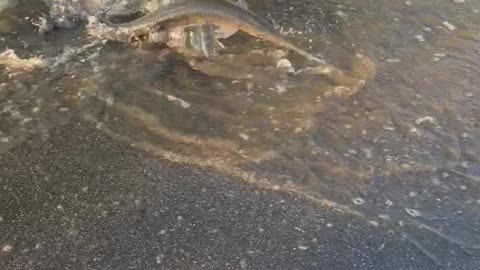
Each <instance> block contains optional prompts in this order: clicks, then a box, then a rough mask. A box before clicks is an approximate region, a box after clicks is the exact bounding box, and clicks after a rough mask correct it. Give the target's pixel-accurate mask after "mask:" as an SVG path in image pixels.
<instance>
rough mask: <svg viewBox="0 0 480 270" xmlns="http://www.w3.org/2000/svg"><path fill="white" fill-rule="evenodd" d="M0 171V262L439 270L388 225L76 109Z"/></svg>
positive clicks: (6, 159) (2, 163)
mask: <svg viewBox="0 0 480 270" xmlns="http://www.w3.org/2000/svg"><path fill="white" fill-rule="evenodd" d="M0 172H1V173H0V179H1V180H0V181H1V186H2V196H1V197H0V213H2V214H1V220H2V221H1V223H0V226H1V228H2V237H1V238H0V241H1V244H2V247H1V248H2V250H1V251H0V259H1V265H2V266H3V267H2V269H335V270H338V269H429V270H430V269H442V268H441V267H439V266H436V265H435V264H432V260H431V258H429V257H428V256H426V255H425V254H423V253H422V252H420V251H419V250H418V249H417V248H416V247H415V246H414V245H413V244H412V243H411V242H409V241H407V240H405V239H402V237H401V236H400V235H398V234H395V233H393V232H392V231H391V230H389V229H387V228H378V227H375V226H372V225H369V224H366V223H365V222H364V221H363V220H359V219H357V218H355V217H352V216H351V215H350V214H347V213H341V212H338V211H336V210H332V209H328V208H319V207H316V206H314V205H312V204H311V203H309V202H307V201H305V200H303V199H298V198H295V197H293V196H291V195H287V194H283V193H281V192H278V193H276V192H265V191H262V190H260V189H256V188H252V187H251V186H249V185H245V184H242V183H241V181H239V180H238V179H231V178H229V177H226V176H224V175H221V174H218V173H212V172H208V171H205V170H202V169H199V168H196V167H190V166H182V165H178V164H174V163H172V162H169V161H166V160H161V159H155V158H152V157H151V156H149V155H148V154H147V153H144V152H139V151H137V150H134V149H132V148H129V147H127V146H125V145H123V144H119V143H116V142H115V141H112V140H111V139H110V138H109V137H106V136H105V135H103V134H101V133H99V132H98V131H97V130H96V129H95V127H92V126H90V125H89V124H86V123H84V122H82V121H78V120H77V119H74V120H72V122H71V123H69V124H67V125H64V126H61V127H58V128H56V129H55V130H54V131H53V132H52V137H51V139H49V140H48V141H45V142H42V141H37V142H30V143H28V142H26V143H24V144H22V145H20V146H19V147H17V148H15V149H13V150H12V151H11V152H10V153H7V154H5V155H3V156H2V157H0ZM465 269H467V268H465ZM468 269H473V268H468Z"/></svg>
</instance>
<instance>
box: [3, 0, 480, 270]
mask: <svg viewBox="0 0 480 270" xmlns="http://www.w3.org/2000/svg"><path fill="white" fill-rule="evenodd" d="M291 6H292V7H295V8H291ZM26 7H29V9H28V10H27V9H26ZM298 7H300V8H298ZM250 8H251V9H252V10H254V11H255V12H258V13H259V14H262V15H263V16H266V17H268V18H270V19H273V20H274V21H275V23H276V24H278V25H279V27H282V32H284V33H287V37H289V38H290V39H292V40H295V41H296V43H297V44H300V45H302V46H304V47H305V48H308V49H309V50H310V51H312V52H315V53H318V54H322V55H323V56H324V57H325V59H326V60H327V62H328V63H331V64H333V65H335V66H338V67H341V68H342V69H344V70H349V69H352V67H354V65H353V64H352V63H353V62H354V60H355V55H357V54H362V55H365V56H367V57H369V58H371V59H373V62H374V63H375V66H376V70H377V72H376V76H375V78H374V79H373V80H372V81H370V82H369V83H368V84H367V85H366V87H365V88H363V89H362V90H361V91H359V92H358V93H355V95H353V96H350V97H346V96H343V95H337V92H336V91H335V89H337V90H338V89H339V88H338V86H341V85H338V84H335V83H333V82H332V81H331V80H327V79H325V78H322V77H318V76H317V77H315V76H313V77H309V78H308V79H305V78H296V77H292V76H289V75H288V74H287V75H286V74H284V73H281V72H278V71H277V70H276V63H277V61H276V59H275V60H272V59H271V58H269V57H268V55H269V52H271V53H274V52H275V50H276V48H272V47H270V45H269V44H266V43H261V42H257V41H256V40H254V39H249V38H248V37H246V36H241V35H240V36H237V37H233V38H232V40H230V41H228V42H226V44H227V45H229V46H231V48H232V51H233V52H234V53H235V57H237V58H233V59H234V60H233V61H232V62H236V63H238V62H239V61H240V60H242V61H244V63H245V64H242V65H240V66H238V65H237V66H233V68H232V69H227V68H226V67H224V66H222V68H221V71H220V72H217V73H216V74H215V73H211V74H215V76H214V75H207V74H204V73H202V72H199V71H198V70H197V71H196V70H194V69H192V68H191V67H190V66H189V65H188V64H187V63H188V60H185V59H182V57H181V56H179V55H177V54H174V53H171V52H169V51H166V50H164V49H160V48H155V47H153V48H152V47H146V48H136V47H134V46H130V45H126V44H121V43H115V42H107V43H104V42H99V41H98V40H96V39H94V38H92V37H88V36H87V35H85V28H84V24H82V23H81V22H80V23H79V24H78V26H76V27H73V28H61V29H58V30H56V31H54V32H52V33H51V34H49V35H47V36H46V37H45V38H42V37H41V36H39V35H38V33H37V32H35V31H36V29H38V27H37V26H35V24H36V23H37V22H36V21H38V18H39V17H40V16H43V15H42V13H44V14H48V7H46V6H45V5H42V4H41V3H38V2H36V1H35V3H33V2H32V1H19V4H18V5H17V6H16V7H15V9H10V10H9V9H7V10H5V11H4V13H2V21H1V22H0V31H1V42H2V43H3V44H1V45H2V46H1V47H3V48H4V47H8V48H10V49H12V50H14V52H15V54H16V55H17V56H18V57H19V58H21V59H31V58H32V57H41V58H42V59H50V60H48V61H47V62H48V65H49V66H50V68H49V69H48V70H45V69H42V68H39V69H35V68H32V70H31V71H28V72H24V71H23V70H24V67H22V68H20V69H19V70H14V69H10V70H7V69H3V70H2V71H1V72H0V81H1V85H0V108H1V109H2V111H1V119H0V132H1V133H0V137H1V142H0V152H2V151H3V152H8V151H10V150H11V149H12V148H14V147H16V146H18V145H20V144H22V143H28V142H29V141H30V140H48V138H49V136H50V135H49V131H50V130H51V129H52V128H53V127H55V126H57V125H62V123H68V122H69V120H70V119H71V117H72V115H75V116H77V115H79V116H80V117H82V118H83V119H85V120H86V121H89V122H92V123H94V124H95V125H96V126H97V128H98V129H99V130H100V131H102V132H104V133H106V134H108V135H109V136H111V138H112V139H114V140H120V141H122V142H124V143H126V144H129V145H132V146H134V147H136V148H139V149H141V150H144V151H146V152H148V153H151V154H153V155H155V156H158V157H161V158H167V159H170V160H173V161H178V162H186V163H192V164H195V165H200V166H204V167H206V168H213V169H215V170H221V171H222V172H225V173H228V174H233V175H236V176H240V177H241V178H243V179H244V180H246V181H248V182H249V183H253V184H255V185H258V186H261V187H263V188H266V189H269V190H279V191H287V192H290V193H293V194H295V195H297V196H302V197H305V198H309V199H310V200H312V201H314V202H317V203H318V204H320V205H322V206H325V205H326V206H330V207H334V208H338V209H340V210H343V211H346V212H349V213H351V214H354V215H357V216H361V217H363V218H364V219H365V222H367V223H370V224H372V226H385V227H388V228H391V229H392V230H393V231H395V232H398V233H400V234H402V235H404V237H405V239H406V240H407V241H411V242H412V243H414V244H415V245H416V246H417V247H418V249H419V250H420V251H421V252H424V253H426V254H428V256H431V257H432V260H433V261H434V262H435V263H437V264H439V265H441V266H443V265H448V263H449V262H451V261H464V262H465V264H464V265H463V266H462V265H461V264H457V265H456V266H455V267H457V266H458V267H457V269H462V268H461V267H464V268H465V267H466V266H470V265H473V263H474V261H473V258H474V257H475V256H477V259H478V252H479V243H480V237H479V234H478V229H479V223H480V220H479V219H478V215H477V214H476V213H478V212H479V211H480V201H479V200H480V198H479V197H478V194H480V193H479V191H480V190H479V189H480V186H479V182H480V179H479V177H480V160H479V157H480V145H479V143H478V142H479V139H480V129H479V126H478V115H480V101H479V99H478V96H479V95H480V90H479V88H478V85H480V82H479V80H480V79H479V78H480V76H479V75H480V74H478V73H479V71H478V70H479V65H480V55H479V51H480V26H479V25H480V19H479V17H478V13H479V11H478V9H480V5H479V4H477V3H475V2H474V1H467V2H465V3H454V2H453V1H443V2H441V3H436V4H435V7H433V4H432V3H431V1H411V2H410V1H407V2H398V1H381V2H380V1H375V2H370V1H328V2H327V1H324V2H322V3H317V1H294V2H291V1H289V2H288V4H287V3H286V2H283V1H267V2H262V3H252V4H251V5H250ZM26 18H28V19H26ZM291 18H295V19H291ZM32 20H33V21H35V22H34V24H32ZM239 41H242V42H243V41H246V42H247V43H245V45H242V46H240V45H238V44H240V43H239ZM252 55H253V56H252ZM265 55H267V56H266V57H265ZM59 56H60V57H59ZM238 57H239V58H238ZM287 58H289V59H292V62H294V63H295V65H294V66H295V68H296V69H299V68H301V67H302V66H301V65H302V64H303V63H302V62H301V61H298V62H299V64H297V61H294V60H295V59H294V56H287ZM239 59H240V60H239ZM352 59H353V60H352ZM228 60H229V59H228V57H227V58H226V59H221V63H228ZM254 61H256V62H254ZM242 63H243V62H242ZM25 64H26V65H29V64H31V63H25ZM241 66H243V67H245V70H240V72H239V69H240V67H241ZM210 67H211V66H210ZM213 68H215V65H213ZM225 70H227V72H225ZM222 71H223V73H222ZM234 72H239V78H228V76H221V75H232V73H234ZM225 73H227V74H225ZM243 74H251V75H253V76H246V77H247V78H244V77H242V75H243ZM425 235H428V237H427V236H425ZM432 239H433V240H432ZM427 240H428V241H427ZM439 246H442V247H443V248H439ZM452 251H453V253H452ZM454 269H455V268H454ZM465 269H469V268H468V267H466V268H465Z"/></svg>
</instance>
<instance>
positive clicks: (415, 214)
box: [405, 208, 422, 217]
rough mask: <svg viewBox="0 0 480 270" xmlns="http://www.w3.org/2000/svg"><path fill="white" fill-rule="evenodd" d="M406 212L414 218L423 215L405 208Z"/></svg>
mask: <svg viewBox="0 0 480 270" xmlns="http://www.w3.org/2000/svg"><path fill="white" fill-rule="evenodd" d="M405 212H407V214H409V215H410V216H412V217H420V216H422V213H420V211H418V210H415V209H411V208H405Z"/></svg>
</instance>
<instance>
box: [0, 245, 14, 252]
mask: <svg viewBox="0 0 480 270" xmlns="http://www.w3.org/2000/svg"><path fill="white" fill-rule="evenodd" d="M12 249H13V247H12V246H11V245H5V246H3V247H2V251H4V252H10V251H12Z"/></svg>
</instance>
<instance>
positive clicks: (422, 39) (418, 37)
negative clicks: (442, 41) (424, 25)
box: [415, 35, 425, 42]
mask: <svg viewBox="0 0 480 270" xmlns="http://www.w3.org/2000/svg"><path fill="white" fill-rule="evenodd" d="M415 39H416V40H418V41H420V42H423V41H425V38H424V37H423V36H422V35H416V36H415Z"/></svg>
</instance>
